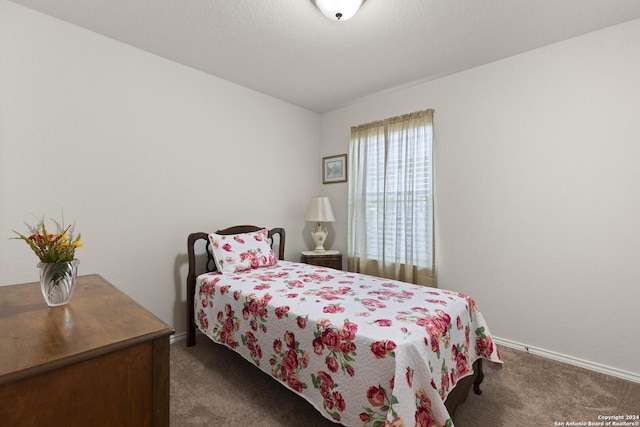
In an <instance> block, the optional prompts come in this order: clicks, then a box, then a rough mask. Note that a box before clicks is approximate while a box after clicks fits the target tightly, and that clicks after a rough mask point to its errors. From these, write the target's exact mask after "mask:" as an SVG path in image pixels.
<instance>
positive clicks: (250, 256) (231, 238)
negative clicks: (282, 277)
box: [209, 229, 278, 273]
mask: <svg viewBox="0 0 640 427" xmlns="http://www.w3.org/2000/svg"><path fill="white" fill-rule="evenodd" d="M209 242H210V243H211V250H212V252H213V258H214V261H215V263H216V267H217V269H218V271H221V272H223V273H234V272H238V271H242V270H249V269H252V268H259V267H266V266H271V265H276V264H278V258H277V257H276V254H275V253H274V252H273V249H271V245H270V244H269V232H268V231H267V230H266V229H262V230H258V231H255V232H251V233H242V234H229V235H223V234H216V233H210V234H209Z"/></svg>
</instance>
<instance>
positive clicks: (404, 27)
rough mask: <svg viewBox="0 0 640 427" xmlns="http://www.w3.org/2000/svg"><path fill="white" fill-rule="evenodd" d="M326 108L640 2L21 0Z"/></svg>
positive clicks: (610, 16)
mask: <svg viewBox="0 0 640 427" xmlns="http://www.w3.org/2000/svg"><path fill="white" fill-rule="evenodd" d="M13 2H14V3H18V4H21V5H23V6H26V7H29V8H32V9H35V10H37V11H40V12H43V13H46V14H48V15H51V16H54V17H56V18H59V19H62V20H64V21H67V22H70V23H72V24H75V25H78V26H80V27H84V28H87V29H89V30H91V31H94V32H96V33H99V34H102V35H105V36H107V37H110V38H113V39H115V40H119V41H121V42H123V43H126V44H128V45H131V46H135V47H137V48H140V49H143V50H145V51H148V52H151V53H154V54H156V55H159V56H162V57H165V58H167V59H170V60H173V61H176V62H178V63H181V64H184V65H187V66H189V67H193V68H195V69H198V70H201V71H204V72H206V73H209V74H212V75H214V76H217V77H220V78H223V79H225V80H229V81H231V82H235V83H237V84H240V85H242V86H245V87H248V88H251V89H254V90H256V91H259V92H262V93H264V94H267V95H271V96H273V97H276V98H279V99H282V100H284V101H287V102H290V103H292V104H296V105H299V106H301V107H304V108H307V109H309V110H312V111H316V112H319V113H322V112H326V111H331V110H333V109H336V108H339V107H341V106H343V105H347V104H349V103H351V102H354V101H356V100H358V99H362V98H363V97H366V96H368V95H372V94H375V93H379V92H384V91H386V90H389V89H392V88H396V87H400V86H407V85H411V84H415V83H418V82H424V81H428V80H431V79H434V78H438V77H441V76H444V75H448V74H452V73H455V72H458V71H461V70H465V69H469V68H472V67H476V66H478V65H482V64H486V63H489V62H492V61H496V60H498V59H501V58H505V57H508V56H512V55H514V54H518V53H521V52H524V51H528V50H531V49H535V48H537V47H541V46H545V45H548V44H551V43H555V42H557V41H560V40H564V39H567V38H570V37H574V36H577V35H580V34H585V33H587V32H591V31H595V30H598V29H601V28H605V27H608V26H611V25H615V24H619V23H622V22H626V21H629V20H632V19H636V18H640V0H393V1H392V0H366V1H365V2H364V4H363V6H362V8H361V9H360V11H359V12H358V13H357V14H356V15H355V16H354V17H353V18H351V19H350V20H348V21H344V22H332V21H330V20H328V19H327V18H325V17H324V16H323V15H322V13H321V12H320V11H319V10H318V9H316V7H315V4H314V3H313V0H55V1H52V0H13Z"/></svg>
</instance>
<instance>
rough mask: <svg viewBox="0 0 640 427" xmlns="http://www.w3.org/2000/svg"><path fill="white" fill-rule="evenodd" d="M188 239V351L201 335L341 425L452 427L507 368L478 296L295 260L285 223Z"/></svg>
mask: <svg viewBox="0 0 640 427" xmlns="http://www.w3.org/2000/svg"><path fill="white" fill-rule="evenodd" d="M203 241H204V242H203ZM187 243H188V259H189V272H188V276H187V306H188V310H187V346H193V345H195V343H196V330H199V331H200V332H202V334H204V335H206V336H207V337H208V338H209V339H211V340H213V341H214V342H216V343H218V344H221V345H225V346H227V347H229V348H231V349H233V350H234V351H235V352H237V353H238V354H240V355H241V356H242V357H244V358H245V359H246V360H247V361H249V362H251V363H253V364H254V365H256V366H258V367H259V368H260V369H261V370H262V371H264V372H266V373H267V374H269V375H271V376H272V377H273V378H274V379H275V380H276V381H278V382H280V383H281V384H283V385H284V386H286V387H287V388H289V389H290V390H292V391H293V392H295V393H297V394H299V395H301V396H302V397H303V398H305V399H306V400H307V401H309V402H310V403H311V404H312V405H313V406H314V407H315V408H316V409H317V410H318V411H319V412H320V413H321V414H322V415H323V416H325V417H326V418H328V419H330V420H332V421H333V422H335V423H340V424H343V425H345V426H383V425H385V426H402V425H407V426H409V425H416V426H440V425H442V426H452V425H453V422H452V420H451V414H453V413H454V412H455V410H456V408H457V407H458V406H459V405H460V404H461V403H463V402H464V401H465V400H466V398H467V395H468V393H469V390H470V389H471V387H473V388H474V391H475V393H477V394H480V393H481V390H480V383H481V382H482V381H483V377H484V375H483V360H484V361H485V364H487V363H488V364H490V365H491V366H492V367H498V368H499V367H500V366H501V364H502V360H501V358H500V355H499V352H498V349H497V347H496V346H495V344H494V343H493V340H492V338H491V335H490V332H489V329H488V327H487V325H486V323H485V321H484V318H483V316H482V314H481V313H480V311H479V310H478V309H477V307H476V305H475V302H474V301H473V299H472V298H470V297H468V296H466V295H462V294H459V293H456V292H452V291H448V290H442V289H436V288H429V287H424V286H418V285H411V284H407V283H402V282H397V281H393V280H388V279H382V278H377V277H372V276H366V275H361V274H357V273H350V272H343V271H338V270H334V269H330V268H326V267H318V266H312V265H307V264H301V263H295V262H288V261H285V260H284V245H285V231H284V229H282V228H274V229H271V230H267V229H264V228H261V227H255V226H249V225H243V226H234V227H230V228H226V229H223V230H218V231H217V232H215V233H202V232H200V233H192V234H190V235H189V237H188V241H187ZM201 246H204V247H205V248H206V249H205V250H204V251H203V252H201V253H200V254H197V253H196V248H197V247H201ZM276 253H277V255H276ZM205 255H206V256H205Z"/></svg>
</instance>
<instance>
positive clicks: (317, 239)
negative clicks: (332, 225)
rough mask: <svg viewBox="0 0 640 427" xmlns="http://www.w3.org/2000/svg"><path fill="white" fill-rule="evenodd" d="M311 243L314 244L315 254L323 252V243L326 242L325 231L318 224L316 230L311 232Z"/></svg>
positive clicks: (324, 228)
mask: <svg viewBox="0 0 640 427" xmlns="http://www.w3.org/2000/svg"><path fill="white" fill-rule="evenodd" d="M311 237H313V242H314V243H315V244H316V248H315V249H314V250H313V251H314V252H316V253H322V252H325V251H326V249H325V248H324V241H325V240H327V229H326V227H323V226H321V225H320V223H318V224H317V225H316V228H315V229H314V230H313V231H312V232H311Z"/></svg>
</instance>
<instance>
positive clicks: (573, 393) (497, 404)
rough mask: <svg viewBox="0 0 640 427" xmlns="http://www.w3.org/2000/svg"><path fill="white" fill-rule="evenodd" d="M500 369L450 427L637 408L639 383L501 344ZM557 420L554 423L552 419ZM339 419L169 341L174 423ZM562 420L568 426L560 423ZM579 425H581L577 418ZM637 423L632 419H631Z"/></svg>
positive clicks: (200, 350)
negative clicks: (326, 415) (326, 417)
mask: <svg viewBox="0 0 640 427" xmlns="http://www.w3.org/2000/svg"><path fill="white" fill-rule="evenodd" d="M500 352H501V354H502V357H503V359H504V362H505V365H504V369H503V370H502V372H501V373H500V376H499V377H494V378H493V379H492V378H486V379H485V381H484V383H483V385H482V390H483V393H482V395H480V396H478V395H475V394H473V391H472V392H471V393H470V394H469V397H468V399H467V401H466V402H465V403H464V404H463V405H462V406H460V407H459V408H458V410H457V411H456V413H455V414H454V415H453V421H454V423H455V425H456V427H485V426H487V427H488V426H554V425H555V426H559V425H561V424H560V423H569V422H584V423H585V425H586V424H587V423H588V422H592V423H593V422H597V421H600V420H599V419H598V416H599V415H638V414H640V384H638V383H634V382H629V381H624V380H621V379H619V378H615V377H610V376H608V375H603V374H599V373H596V372H592V371H588V370H585V369H582V368H578V367H575V366H571V365H566V364H563V363H560V362H556V361H553V360H549V359H546V358H543V357H540V356H535V355H532V354H528V353H525V352H521V351H517V350H513V349H509V348H504V347H500ZM556 423H557V424H556ZM336 425H337V424H334V423H332V422H331V421H329V420H327V419H325V418H324V417H323V416H322V415H320V413H319V412H318V411H316V410H315V409H314V408H313V407H312V406H311V405H310V404H309V403H307V401H306V400H304V399H302V398H300V397H298V396H297V395H295V394H294V393H292V392H290V391H289V390H287V389H286V388H285V387H284V386H282V385H281V384H280V383H279V382H278V381H276V380H274V379H272V378H271V377H270V376H268V375H266V374H264V373H263V372H262V371H260V370H259V369H258V368H256V367H255V366H253V365H252V364H250V363H249V362H247V361H245V360H244V359H242V358H241V357H240V356H238V355H237V354H235V353H233V352H232V351H230V350H228V349H227V348H225V347H223V346H220V345H217V344H214V343H212V342H211V341H210V340H208V339H206V338H205V337H203V336H198V344H197V345H196V346H195V347H189V348H187V347H186V345H185V342H184V341H179V342H177V343H175V344H173V345H172V346H171V426H172V427H192V426H193V427H195V426H212V427H213V426H215V427H240V426H242V427H245V426H260V427H271V426H273V427H286V426H291V427H300V426H305V427H313V426H333V427H335V426H336ZM565 425H566V424H565ZM578 425H579V424H578ZM636 425H637V424H636Z"/></svg>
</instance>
